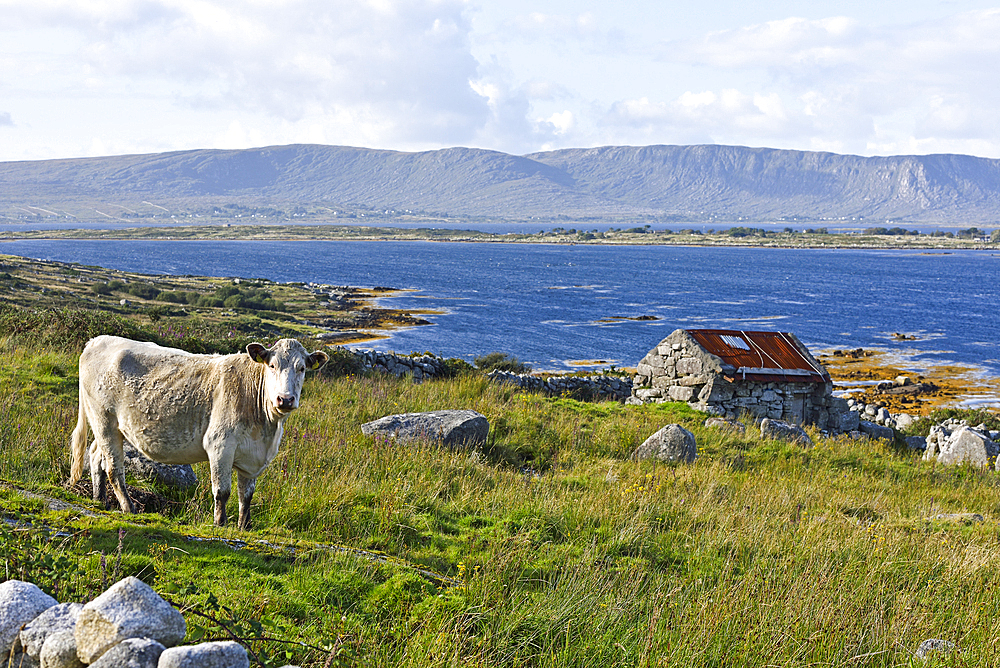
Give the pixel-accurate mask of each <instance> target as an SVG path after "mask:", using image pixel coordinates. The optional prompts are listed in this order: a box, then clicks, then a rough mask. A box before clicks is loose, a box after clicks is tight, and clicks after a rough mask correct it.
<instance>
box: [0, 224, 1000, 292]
mask: <svg viewBox="0 0 1000 668" xmlns="http://www.w3.org/2000/svg"><path fill="white" fill-rule="evenodd" d="M782 220H783V222H789V221H790V219H788V218H785V219H782ZM399 222H403V223H406V222H411V221H408V220H401V221H399ZM479 222H480V221H479V220H478V219H472V220H452V219H442V220H440V221H435V226H434V227H374V226H370V225H344V224H342V223H340V221H339V220H335V221H330V222H328V223H326V224H315V225H305V224H302V225H288V224H272V225H260V224H256V223H250V222H248V223H246V224H242V223H241V224H237V225H232V226H230V225H218V224H216V225H205V224H200V225H195V224H191V225H171V226H170V227H137V228H132V229H122V230H99V229H73V230H24V231H16V232H6V233H4V235H5V237H6V238H10V239H37V238H43V239H50V238H55V239H67V238H74V239H77V238H80V239H247V240H249V239H254V240H256V239H261V240H263V239H273V240H288V239H338V240H339V239H343V240H348V239H350V240H370V241H387V240H395V241H415V240H426V241H451V242H463V241H466V242H493V243H545V244H596V245H664V246H670V245H675V246H753V247H772V248H912V249H942V250H957V249H982V248H992V247H994V246H995V245H996V244H998V243H1000V229H996V230H992V231H991V230H981V229H979V228H975V227H971V228H967V229H953V230H949V229H941V230H935V231H934V232H931V233H921V232H919V231H917V230H913V229H908V228H904V227H880V226H878V227H868V226H867V225H866V224H864V223H863V222H861V221H825V220H824V221H814V220H806V219H803V220H797V221H793V222H794V225H795V227H790V226H785V227H783V228H782V229H780V230H779V229H777V227H769V228H764V227H748V226H744V225H740V226H735V227H723V226H722V225H723V223H722V221H717V222H709V223H705V222H701V223H699V225H700V228H693V227H685V228H679V229H667V228H660V229H653V228H652V227H651V225H648V224H647V225H644V226H642V227H637V226H632V227H629V226H626V227H610V228H607V229H604V230H601V229H598V228H592V229H589V230H588V229H583V228H579V229H578V228H576V227H570V228H565V227H561V226H557V227H552V228H549V229H541V230H538V227H537V225H536V224H534V223H524V224H523V228H524V231H518V232H508V233H490V232H480V231H477V230H475V229H474V228H475V226H476V225H477V224H478V223H479ZM552 222H553V221H551V220H550V221H538V224H540V225H542V226H543V228H544V227H547V226H548V225H549V224H551V223H552ZM591 222H592V221H591ZM657 222H658V224H660V225H662V224H663V221H657ZM672 222H673V221H672ZM762 222H763V221H762ZM383 224H385V225H389V224H391V222H385V223H383ZM674 224H675V225H680V224H683V223H680V222H674ZM688 224H690V223H688ZM438 225H444V226H449V225H450V226H451V227H443V226H438ZM828 225H837V226H838V227H841V228H842V227H855V226H856V227H857V229H855V230H852V231H850V232H847V231H837V230H836V229H834V231H832V232H831V231H830V228H829V227H827V226H828ZM706 228H707V229H706ZM528 230H532V231H528ZM534 230H538V231H534ZM0 280H2V276H0Z"/></svg>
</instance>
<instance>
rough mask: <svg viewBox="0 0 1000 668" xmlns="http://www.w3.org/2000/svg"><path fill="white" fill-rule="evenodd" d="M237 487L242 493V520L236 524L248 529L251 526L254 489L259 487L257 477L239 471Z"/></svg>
mask: <svg viewBox="0 0 1000 668" xmlns="http://www.w3.org/2000/svg"><path fill="white" fill-rule="evenodd" d="M236 489H237V490H239V493H240V520H239V522H238V523H237V524H236V526H238V527H239V528H240V529H243V530H244V531H246V530H247V529H249V528H250V501H251V500H252V499H253V492H254V490H255V489H257V478H251V477H249V476H246V475H244V474H243V473H240V472H237V474H236Z"/></svg>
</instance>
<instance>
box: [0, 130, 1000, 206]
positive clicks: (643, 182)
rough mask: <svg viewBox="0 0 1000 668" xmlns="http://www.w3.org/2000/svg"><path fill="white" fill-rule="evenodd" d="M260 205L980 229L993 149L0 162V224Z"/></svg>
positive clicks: (293, 152) (663, 149)
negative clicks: (982, 154) (975, 153)
mask: <svg viewBox="0 0 1000 668" xmlns="http://www.w3.org/2000/svg"><path fill="white" fill-rule="evenodd" d="M226 205H229V209H228V210H226V211H222V212H221V213H220V211H219V207H223V206H226ZM260 207H270V208H271V211H270V213H269V215H272V216H277V217H278V218H280V217H282V216H291V215H292V213H293V212H295V211H298V214H296V215H307V216H311V217H316V216H319V217H322V212H324V211H326V212H328V213H331V214H332V212H333V211H337V214H338V215H343V214H344V213H345V212H347V213H348V214H350V213H351V212H352V211H355V210H361V211H364V210H367V211H375V212H379V214H380V215H384V214H385V212H386V211H390V212H392V213H393V215H402V214H404V213H406V214H407V215H418V216H419V215H428V216H438V217H459V218H463V217H464V218H491V219H506V220H529V219H532V218H535V219H537V218H542V219H561V217H565V218H567V219H571V220H591V219H593V220H601V219H603V220H627V219H636V220H677V221H684V220H690V221H708V220H714V219H721V220H739V219H741V218H742V219H744V220H747V221H751V222H752V221H773V220H781V219H786V220H790V219H792V218H797V219H799V220H813V221H820V220H831V219H833V220H835V219H844V218H846V219H852V218H861V217H863V218H864V219H865V220H866V221H868V222H870V223H872V224H876V223H884V222H886V221H892V222H894V223H896V222H921V223H936V224H945V225H947V224H953V225H979V224H986V225H990V224H997V223H998V221H1000V160H990V159H985V158H975V157H971V156H964V155H929V156H892V157H876V158H864V157H859V156H850V155H837V154H834V153H818V152H809V151H787V150H777V149H763V148H746V147H740V146H716V145H704V146H642V147H631V146H611V147H601V148H592V149H564V150H558V151H548V152H544V153H534V154H531V155H526V156H515V155H508V154H506V153H500V152H497V151H488V150H482V149H468V148H449V149H442V150H438V151H424V152H419V153H404V152H400V151H386V150H374V149H364V148H350V147H343V146H318V145H292V146H273V147H267V148H257V149H246V150H233V151H223V150H196V151H180V152H173V153H160V154H151V155H126V156H113V157H102V158H80V159H72V160H42V161H32V162H6V163H0V217H3V218H5V219H7V220H8V221H10V220H24V219H27V218H32V219H37V218H38V217H53V216H56V217H59V216H67V215H71V216H74V217H77V218H80V219H81V220H91V219H101V218H102V217H103V218H122V219H125V220H128V219H133V218H144V217H152V216H160V217H164V216H166V215H168V213H171V212H172V213H173V214H174V215H177V214H181V215H186V214H198V215H206V216H207V215H212V212H213V211H214V212H215V213H216V214H217V215H228V214H229V213H231V212H232V211H236V210H245V211H250V210H255V209H258V208H260ZM262 215H264V214H262Z"/></svg>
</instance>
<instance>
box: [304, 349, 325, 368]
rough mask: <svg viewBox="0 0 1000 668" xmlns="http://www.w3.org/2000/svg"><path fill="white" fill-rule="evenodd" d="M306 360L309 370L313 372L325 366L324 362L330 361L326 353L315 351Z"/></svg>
mask: <svg viewBox="0 0 1000 668" xmlns="http://www.w3.org/2000/svg"><path fill="white" fill-rule="evenodd" d="M306 359H307V363H308V365H309V370H310V371H315V370H316V369H318V368H320V367H321V366H323V365H324V364H326V361H327V360H328V359H330V357H329V355H327V354H326V353H324V352H321V351H319V350H317V351H316V352H314V353H313V354H312V355H310V356H309V357H308V358H306Z"/></svg>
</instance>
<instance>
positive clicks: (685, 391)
mask: <svg viewBox="0 0 1000 668" xmlns="http://www.w3.org/2000/svg"><path fill="white" fill-rule="evenodd" d="M817 364H818V363H817ZM725 375H728V376H730V377H733V376H734V375H736V369H735V368H734V367H732V366H731V365H728V364H726V363H725V362H723V360H722V359H721V358H720V357H717V356H716V355H712V354H711V353H708V352H707V351H706V350H705V349H704V348H702V347H701V346H700V345H699V344H698V342H697V341H695V340H694V338H693V337H692V336H691V335H690V334H688V333H687V332H686V331H684V330H681V329H678V330H676V331H674V332H673V333H672V334H671V335H670V336H668V337H667V338H665V339H663V340H662V341H660V343H659V344H658V345H657V346H656V348H654V349H653V350H651V351H650V352H649V354H647V355H646V356H645V357H644V358H643V359H642V361H641V362H639V364H638V365H637V366H636V375H635V377H634V379H633V381H632V396H631V397H630V398H629V399H628V403H632V404H641V403H661V402H664V401H683V402H686V403H688V404H690V405H691V407H692V408H695V409H697V410H701V411H705V412H707V413H711V414H714V415H724V416H726V417H731V418H738V417H740V416H741V415H743V414H749V415H752V416H754V417H757V418H765V417H766V418H771V419H772V420H784V421H786V422H796V423H805V424H814V425H816V426H817V427H818V428H820V429H828V430H830V431H834V432H838V433H839V432H842V431H849V430H850V429H851V428H857V425H856V424H855V425H854V426H853V427H851V425H850V421H851V420H850V418H851V416H850V411H849V409H848V406H847V402H846V401H844V400H843V399H839V398H837V397H834V396H833V394H832V393H833V384H832V383H802V382H767V383H764V382H752V381H743V380H739V379H738V378H737V380H736V381H735V382H730V381H728V380H726V378H725V377H724V376H725Z"/></svg>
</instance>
